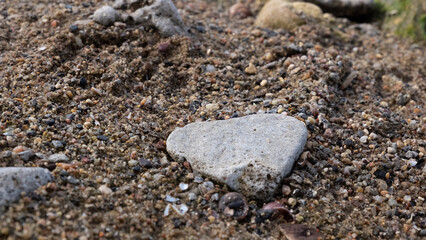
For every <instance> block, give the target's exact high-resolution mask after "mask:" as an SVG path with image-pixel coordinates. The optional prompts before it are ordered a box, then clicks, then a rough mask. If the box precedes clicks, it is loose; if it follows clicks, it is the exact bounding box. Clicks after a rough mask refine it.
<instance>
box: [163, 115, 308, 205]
mask: <svg viewBox="0 0 426 240" xmlns="http://www.w3.org/2000/svg"><path fill="white" fill-rule="evenodd" d="M307 135H308V133H307V129H306V126H305V124H304V123H302V122H301V121H299V120H297V119H296V118H293V117H289V116H285V115H282V114H257V115H249V116H246V117H241V118H233V119H229V120H223V121H213V122H201V123H191V124H188V125H187V126H185V127H183V128H178V129H176V130H175V131H173V132H172V133H171V134H170V136H169V138H168V139H167V151H168V152H169V154H170V156H172V157H173V158H174V159H175V160H178V161H182V160H184V159H186V160H187V161H188V162H189V163H190V164H191V166H192V168H193V169H194V170H195V171H197V172H199V173H201V174H203V175H206V176H209V177H213V178H215V179H217V180H218V181H220V182H223V183H226V184H227V185H228V186H229V187H230V188H231V189H234V190H236V191H239V192H241V193H242V194H244V195H245V196H247V197H250V198H255V199H261V200H269V199H270V198H271V197H272V195H273V193H274V192H275V190H276V189H277V188H278V186H279V185H280V183H281V180H282V178H283V177H285V176H286V175H288V174H289V173H290V171H291V168H292V166H293V163H294V161H295V160H297V158H298V157H299V155H300V153H301V152H302V151H303V148H304V146H305V143H306V139H307Z"/></svg>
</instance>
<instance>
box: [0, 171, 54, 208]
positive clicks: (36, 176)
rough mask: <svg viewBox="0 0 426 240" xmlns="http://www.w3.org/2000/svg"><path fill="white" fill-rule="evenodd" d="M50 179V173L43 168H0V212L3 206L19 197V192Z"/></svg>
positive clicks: (30, 190)
mask: <svg viewBox="0 0 426 240" xmlns="http://www.w3.org/2000/svg"><path fill="white" fill-rule="evenodd" d="M52 180H53V177H52V175H51V174H50V172H49V170H47V169H45V168H38V167H35V168H32V167H28V168H27V167H4V168H0V214H1V212H2V208H3V207H4V206H9V205H10V204H11V203H13V202H14V201H16V200H18V199H19V197H20V194H21V192H26V193H29V192H32V191H34V190H36V189H37V188H39V187H40V186H43V185H45V184H46V183H48V182H50V181H52Z"/></svg>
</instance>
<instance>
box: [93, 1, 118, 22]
mask: <svg viewBox="0 0 426 240" xmlns="http://www.w3.org/2000/svg"><path fill="white" fill-rule="evenodd" d="M120 19H121V16H120V14H119V13H118V12H117V11H116V10H115V9H114V8H113V7H110V6H103V7H101V8H99V9H98V10H96V11H95V13H94V14H93V20H94V21H95V22H97V23H99V24H102V25H105V26H108V25H111V24H113V23H114V22H116V21H118V20H120Z"/></svg>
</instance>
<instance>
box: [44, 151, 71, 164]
mask: <svg viewBox="0 0 426 240" xmlns="http://www.w3.org/2000/svg"><path fill="white" fill-rule="evenodd" d="M47 161H49V162H53V163H56V162H69V161H70V159H69V157H67V155H65V154H63V153H57V154H52V155H50V156H49V157H48V158H47Z"/></svg>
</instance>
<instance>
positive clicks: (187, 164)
mask: <svg viewBox="0 0 426 240" xmlns="http://www.w3.org/2000/svg"><path fill="white" fill-rule="evenodd" d="M183 166H185V168H186V169H187V170H188V172H192V168H191V164H189V162H188V161H185V162H184V163H183Z"/></svg>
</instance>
